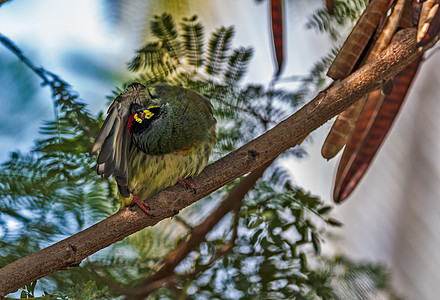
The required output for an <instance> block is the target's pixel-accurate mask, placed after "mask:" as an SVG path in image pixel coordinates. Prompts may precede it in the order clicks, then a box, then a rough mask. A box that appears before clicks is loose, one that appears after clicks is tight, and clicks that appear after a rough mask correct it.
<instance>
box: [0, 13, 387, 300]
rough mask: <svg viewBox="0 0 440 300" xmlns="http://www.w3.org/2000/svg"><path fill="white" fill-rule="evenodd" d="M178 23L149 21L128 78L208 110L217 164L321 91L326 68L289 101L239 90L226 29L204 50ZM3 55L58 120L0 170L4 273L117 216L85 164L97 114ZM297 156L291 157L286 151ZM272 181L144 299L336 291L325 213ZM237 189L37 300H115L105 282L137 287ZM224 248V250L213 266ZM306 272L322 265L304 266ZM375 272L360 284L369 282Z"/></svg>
mask: <svg viewBox="0 0 440 300" xmlns="http://www.w3.org/2000/svg"><path fill="white" fill-rule="evenodd" d="M179 25H180V27H177V25H176V22H175V21H174V18H173V17H172V16H171V15H168V14H162V15H161V16H156V17H154V19H153V20H152V22H151V29H152V35H153V36H154V37H155V38H156V39H157V40H156V41H152V42H148V43H147V44H145V45H144V46H143V47H142V48H141V49H139V50H138V51H137V53H136V55H135V57H134V58H133V59H132V61H131V62H130V64H129V66H128V68H129V69H130V70H131V71H133V72H136V76H137V80H138V81H141V82H144V83H146V84H147V85H148V86H152V85H154V84H156V83H159V82H163V81H167V82H170V83H172V84H175V85H183V86H186V87H189V88H191V89H194V90H196V91H199V92H200V93H202V94H203V95H205V96H206V97H207V98H209V99H210V100H211V102H212V103H213V104H214V106H215V112H216V118H217V120H218V143H217V147H216V150H215V154H214V159H216V158H218V157H220V156H222V155H224V154H226V153H228V152H230V151H233V150H234V149H236V148H237V147H239V146H241V145H243V144H244V143H246V142H248V141H250V140H252V139H254V138H255V137H256V136H258V135H259V134H262V133H263V132H265V131H267V130H268V129H270V128H271V127H272V126H274V125H275V124H277V123H278V122H280V121H281V120H282V119H284V118H286V117H287V116H288V115H290V114H291V113H292V112H293V111H294V110H295V109H296V107H297V105H298V104H300V103H301V101H302V100H303V98H304V97H305V96H307V95H308V94H309V93H310V92H311V89H312V88H313V87H315V86H317V85H318V86H319V85H320V84H322V83H323V82H322V73H323V72H324V70H325V65H326V63H327V62H326V61H324V62H323V63H320V64H317V65H316V68H315V69H314V70H313V72H312V74H311V75H310V77H309V78H306V79H305V81H304V82H305V84H304V86H302V87H301V88H300V89H299V90H298V91H294V92H292V91H286V90H282V89H276V88H274V87H273V86H271V87H269V88H266V87H265V86H263V85H258V84H247V85H246V84H243V79H244V76H245V74H246V71H247V68H248V65H249V61H250V59H251V57H252V53H253V51H252V49H251V48H243V47H239V48H232V38H233V35H234V29H233V27H221V28H219V29H217V30H216V31H214V32H213V33H212V35H211V37H210V38H209V39H208V41H206V42H205V35H204V27H203V25H202V24H201V23H200V21H199V20H198V18H197V17H196V16H193V17H190V18H183V19H182V21H181V23H179ZM3 41H4V40H3ZM4 44H5V43H4ZM9 44H10V45H12V43H9ZM12 48H13V49H12ZM12 48H10V49H11V50H12V51H14V52H15V53H16V54H17V55H18V56H19V57H20V58H21V59H22V60H23V61H24V62H25V63H26V62H28V63H27V65H28V66H29V67H30V68H31V69H32V70H34V72H35V73H37V74H38V75H39V76H40V77H41V78H42V79H43V82H44V83H45V84H46V85H48V86H49V87H50V88H51V89H52V97H53V100H54V108H55V112H56V118H55V120H54V121H49V122H45V124H44V125H43V126H42V127H41V132H42V133H43V134H44V135H45V136H46V138H45V139H42V140H39V141H36V144H35V147H34V149H33V151H32V153H30V154H22V153H13V154H12V156H11V159H10V160H9V161H7V162H6V163H4V164H3V165H2V166H1V168H0V196H1V197H2V199H3V201H2V202H1V204H0V226H1V227H0V235H1V242H0V243H1V248H0V249H1V250H0V262H1V266H4V265H6V264H7V263H9V262H12V261H14V260H16V259H18V258H19V257H22V256H24V255H27V254H29V253H32V252H34V251H36V250H38V249H41V248H42V247H45V246H48V245H49V244H51V243H53V242H56V241H57V240H60V239H61V238H63V237H65V236H68V235H71V234H73V233H75V232H77V231H78V230H81V229H82V228H84V227H86V226H88V225H90V224H93V223H94V222H97V221H98V220H100V219H102V218H104V217H106V216H108V215H110V214H111V213H112V212H114V211H115V209H116V208H117V205H116V203H118V201H117V193H116V190H115V186H114V184H113V182H112V179H109V180H102V179H101V178H99V177H98V176H96V174H95V172H94V167H95V160H96V157H95V156H91V155H90V154H89V150H90V149H91V146H92V143H93V139H94V137H95V136H96V133H97V132H98V129H99V125H100V124H101V122H102V121H103V115H102V114H100V115H99V116H98V118H97V119H96V118H94V117H92V116H91V115H90V114H89V113H88V112H87V110H86V108H85V104H84V103H82V102H81V101H79V99H78V96H77V95H76V94H74V93H73V92H72V91H71V89H70V86H69V85H68V84H67V83H65V82H64V81H63V80H62V79H61V78H59V77H58V76H56V75H54V74H52V73H50V72H48V71H45V70H44V69H41V68H38V69H37V68H34V67H33V65H32V64H30V62H29V61H27V60H26V58H25V57H24V56H23V55H22V54H21V52H20V50H19V49H18V48H17V47H15V46H14V47H12ZM120 91H121V89H117V90H116V91H115V92H114V94H118V93H119V92H120ZM302 154H303V151H301V150H300V149H299V148H296V149H293V150H290V151H289V152H288V155H296V156H301V155H302ZM269 171H270V172H267V174H270V175H265V176H264V178H263V179H262V180H261V181H260V182H259V183H258V184H257V186H256V187H255V189H254V190H252V191H251V192H250V193H249V194H248V196H247V197H246V199H245V201H244V204H243V207H242V209H241V211H240V213H239V218H238V219H235V218H232V217H231V216H228V217H225V218H224V220H222V222H220V224H219V226H218V227H219V228H217V229H216V230H214V231H213V232H211V233H210V234H209V235H208V236H207V237H206V241H205V242H203V243H202V244H201V245H200V246H199V247H198V248H197V249H196V250H194V251H193V252H191V253H190V255H189V256H188V257H187V259H185V261H183V262H182V263H181V264H180V265H179V266H178V268H177V269H176V274H177V275H179V276H181V277H180V278H181V280H180V281H179V282H178V283H176V285H175V286H174V289H168V288H162V289H159V290H158V291H157V292H156V293H155V294H153V295H152V297H153V298H157V299H159V298H160V299H165V298H174V297H176V294H175V291H176V290H177V291H178V293H181V295H182V296H186V297H188V298H200V297H202V298H210V299H230V298H233V299H236V298H243V297H248V296H251V297H254V298H261V299H275V298H276V299H278V298H297V299H311V298H314V297H315V298H316V297H321V298H323V299H334V298H336V297H337V292H338V289H337V288H336V287H337V285H338V284H339V283H335V282H333V281H332V280H331V279H332V269H331V268H330V267H329V266H331V265H332V264H333V263H334V261H333V260H331V261H330V262H326V261H325V260H322V259H321V258H320V257H319V254H320V249H321V242H322V240H323V239H324V237H325V231H324V228H325V226H326V225H330V226H340V225H341V224H340V223H339V222H338V221H337V220H334V219H332V218H331V217H329V213H330V211H331V207H330V206H326V205H324V204H323V202H322V201H321V200H320V199H318V198H316V197H313V196H311V195H310V194H308V193H305V192H304V191H303V190H301V189H300V188H299V187H295V186H294V185H293V184H292V183H291V182H290V178H289V176H288V174H287V173H286V172H285V171H284V170H283V169H282V168H280V167H279V166H278V164H277V163H274V165H273V166H272V167H271V168H270V169H269ZM234 184H235V182H234V183H232V184H231V185H229V186H227V187H225V188H224V189H222V190H220V191H218V192H216V193H214V194H212V195H211V196H210V197H207V199H205V200H203V201H201V202H199V203H198V204H197V205H195V206H193V207H191V208H189V209H187V210H186V211H184V212H183V213H182V214H181V216H182V219H183V220H185V221H184V222H183V221H179V219H174V220H167V221H166V222H162V223H161V224H160V225H161V226H155V228H153V229H149V230H146V231H142V232H140V233H138V234H136V235H134V236H132V237H130V238H127V239H125V240H124V241H122V242H119V243H116V244H115V245H113V246H111V248H110V249H105V250H103V251H101V252H100V253H97V254H95V255H94V256H92V260H93V263H84V264H82V265H81V266H80V267H78V268H74V269H70V270H68V271H63V272H58V273H55V274H52V275H50V276H48V277H46V278H45V279H42V280H39V281H38V282H39V290H40V291H53V292H54V294H59V295H61V296H51V295H50V294H48V293H46V294H45V295H43V296H42V297H43V298H44V297H46V298H47V299H49V297H55V299H73V298H78V299H79V298H80V299H95V298H103V299H109V298H117V297H118V296H119V295H118V294H117V293H116V292H115V291H114V290H109V289H107V288H106V286H107V281H108V280H107V281H106V280H103V278H107V279H110V280H111V281H112V282H114V283H115V284H116V285H119V286H121V287H123V288H126V289H130V288H132V287H135V286H137V285H138V284H140V282H142V280H143V279H144V278H145V277H146V276H147V275H148V274H150V273H151V272H152V271H153V270H155V268H156V267H157V265H158V264H160V263H161V261H162V260H163V257H164V254H165V253H167V252H169V251H171V250H172V249H174V248H175V246H176V245H177V244H178V243H179V242H182V241H184V240H185V239H186V238H187V237H188V235H189V234H190V232H189V231H188V226H194V225H195V224H196V222H193V223H191V222H188V221H187V220H199V219H200V216H201V215H202V216H205V215H206V214H207V212H209V209H206V207H209V206H211V209H215V208H213V207H214V206H215V205H216V204H217V202H218V201H219V199H222V198H224V197H225V196H226V195H227V193H228V191H229V190H230V189H231V188H232V186H233V185H234ZM109 199H111V200H110V201H109ZM201 207H204V209H200V208H201ZM236 220H237V221H236ZM11 222H13V223H14V224H16V225H15V226H11V225H10V224H11ZM183 223H185V224H184V225H183ZM187 223H189V225H188V224H187ZM8 224H9V225H8ZM231 237H236V239H232V241H231ZM228 242H230V243H232V244H231V245H232V248H231V249H229V251H228V252H225V253H222V255H220V257H216V255H217V254H218V253H220V252H219V249H220V248H221V247H222V245H225V244H226V243H228ZM215 257H216V259H213V258H215ZM311 262H315V264H318V263H322V264H324V266H325V267H324V268H323V269H319V268H316V267H313V266H312V265H313V263H311ZM370 269H372V268H370ZM370 269H368V270H370ZM379 270H380V269H379ZM98 273H99V274H100V275H99V276H98ZM377 273H379V272H377V270H375V271H374V272H371V273H369V274H368V276H370V277H371V278H376V276H377ZM340 278H343V277H342V276H340ZM341 280H342V281H341V282H345V281H344V280H351V279H350V278H348V277H347V278H345V279H341ZM377 282H380V280H379V281H377ZM72 287H73V288H72ZM380 288H383V287H380V286H378V287H377V289H380ZM34 289H35V285H33V286H29V287H26V288H25V289H24V290H23V292H24V293H22V298H29V297H30V296H33V295H34ZM28 296H29V297H28Z"/></svg>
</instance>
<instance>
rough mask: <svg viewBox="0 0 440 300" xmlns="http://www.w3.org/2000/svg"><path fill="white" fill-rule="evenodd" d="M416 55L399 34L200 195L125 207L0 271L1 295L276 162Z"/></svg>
mask: <svg viewBox="0 0 440 300" xmlns="http://www.w3.org/2000/svg"><path fill="white" fill-rule="evenodd" d="M419 55H421V52H419V51H418V50H417V49H416V30H415V29H405V30H402V31H399V32H398V33H397V34H396V37H395V39H394V41H393V42H392V44H391V45H390V46H389V47H388V48H387V49H386V50H385V51H384V52H383V53H382V54H381V55H380V56H379V57H378V59H377V60H375V61H373V62H371V63H369V64H367V65H365V66H363V67H362V68H360V69H359V70H358V71H356V72H355V73H353V74H351V75H350V76H349V77H347V78H345V79H343V80H341V81H339V82H335V83H334V84H333V85H332V86H331V87H330V88H328V89H327V90H326V91H324V92H321V93H320V94H319V95H318V96H317V97H316V98H315V99H313V100H312V101H310V102H309V103H308V104H306V105H305V106H304V107H302V108H301V109H300V110H298V111H297V112H296V113H295V114H294V115H292V116H290V117H289V118H287V119H286V120H284V121H283V122H281V123H280V124H278V125H277V126H275V127H274V128H273V129H271V130H269V131H267V132H266V133H264V134H263V135H261V136H260V137H258V138H256V139H255V140H253V141H251V142H250V143H248V144H246V145H244V146H243V147H241V148H240V149H238V150H236V151H234V152H232V153H230V154H229V155H227V156H225V157H223V158H222V159H220V160H218V161H216V162H215V163H213V164H212V165H210V166H208V167H207V168H206V169H205V170H204V171H203V173H202V174H201V175H200V176H199V177H198V178H196V179H194V181H193V183H194V184H195V186H196V187H197V191H198V193H197V194H196V195H192V194H191V193H188V192H187V191H186V190H184V189H183V188H182V187H179V186H174V187H171V188H169V189H166V190H165V191H163V192H161V193H160V194H158V195H156V196H154V197H152V198H151V199H150V200H149V204H150V206H151V207H152V208H153V213H154V214H155V215H156V217H155V218H152V217H149V216H146V215H145V214H144V213H143V212H142V211H140V210H139V209H138V208H126V209H123V210H121V211H120V212H118V213H116V214H115V215H113V216H111V217H109V218H107V219H105V220H103V221H101V222H99V223H97V224H95V225H93V226H92V227H90V228H88V229H86V230H83V231H81V232H79V233H77V234H75V235H73V236H71V237H69V238H67V239H65V240H63V241H61V242H58V243H56V244H54V245H52V246H50V247H48V248H45V249H42V250H40V251H38V252H35V253H33V254H31V255H29V256H26V257H24V258H22V259H19V260H17V261H15V262H13V263H11V264H9V265H7V266H6V267H4V268H3V269H1V270H0V296H1V295H5V294H7V293H10V292H14V291H16V290H17V289H18V288H19V287H21V286H24V285H25V284H27V283H29V282H32V281H34V280H37V279H39V278H41V277H44V276H46V275H48V274H50V273H53V272H55V271H58V270H62V269H66V268H69V267H73V266H77V265H79V264H80V263H81V261H82V260H83V259H84V258H86V257H88V256H89V255H91V254H93V253H95V252H97V251H98V250H100V249H103V248H105V247H107V246H109V245H111V244H113V243H115V242H117V241H120V240H122V239H123V238H125V237H126V236H128V235H130V234H132V233H134V232H136V231H139V230H141V229H143V228H145V227H147V226H153V225H155V224H156V223H158V222H159V221H160V220H162V219H165V218H169V217H172V216H173V215H175V214H176V212H178V211H180V210H181V209H183V208H185V207H187V206H188V205H190V204H192V203H194V202H196V201H197V200H199V199H201V198H203V197H205V196H207V195H209V194H210V193H212V192H213V191H215V190H217V189H218V188H220V187H222V186H224V185H225V184H227V183H229V182H231V181H232V180H234V179H236V178H238V177H240V176H243V175H244V174H246V173H249V172H251V171H252V170H254V169H256V168H258V167H259V166H261V165H263V164H264V163H266V162H268V161H270V160H272V159H274V158H275V157H277V156H278V155H280V154H281V153H283V152H284V151H286V150H287V149H289V148H291V147H293V146H295V145H296V144H297V143H298V142H299V141H300V140H301V138H302V137H304V136H305V135H306V134H308V133H310V132H312V131H313V130H315V129H316V128H318V127H319V126H321V125H322V124H324V123H325V122H326V121H327V120H329V119H330V118H332V117H334V116H335V115H337V114H339V113H340V112H342V111H343V110H345V109H346V108H347V107H349V106H350V105H351V104H352V103H353V102H355V101H356V100H357V99H359V98H360V97H361V96H363V95H365V94H367V93H369V92H371V91H373V90H376V89H378V88H380V86H381V84H382V81H383V80H387V79H389V78H391V77H392V76H394V75H395V74H397V73H398V72H400V71H401V70H402V69H403V68H404V67H405V66H407V65H408V64H409V63H410V62H412V61H413V60H414V59H415V58H416V57H417V56H419Z"/></svg>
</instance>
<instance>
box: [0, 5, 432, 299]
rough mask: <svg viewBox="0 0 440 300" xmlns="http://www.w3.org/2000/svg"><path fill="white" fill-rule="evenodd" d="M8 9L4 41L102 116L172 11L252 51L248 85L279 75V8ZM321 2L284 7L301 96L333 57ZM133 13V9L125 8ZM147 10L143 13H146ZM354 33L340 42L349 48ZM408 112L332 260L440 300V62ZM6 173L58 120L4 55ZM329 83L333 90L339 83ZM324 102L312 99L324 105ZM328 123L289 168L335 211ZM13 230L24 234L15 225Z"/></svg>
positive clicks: (359, 193) (285, 80)
mask: <svg viewBox="0 0 440 300" xmlns="http://www.w3.org/2000/svg"><path fill="white" fill-rule="evenodd" d="M124 2H128V1H114V0H108V1H104V0H101V1H86V0H75V1H56V0H40V1H32V0H21V1H18V0H16V1H9V2H6V3H5V4H3V5H2V6H1V7H0V32H1V34H3V35H5V36H6V37H8V38H9V39H11V40H12V41H13V42H14V43H15V44H16V45H17V46H19V48H20V49H21V50H22V51H23V53H25V54H26V55H27V57H28V58H30V59H31V60H32V61H33V62H34V63H35V64H36V65H37V67H38V66H40V65H41V66H43V67H44V68H45V69H47V70H50V71H51V72H54V73H55V74H59V75H61V76H62V78H63V79H64V80H65V81H66V82H68V83H69V84H71V85H72V88H73V90H75V91H76V92H77V93H78V94H79V96H80V98H81V99H82V100H83V101H84V102H85V103H87V105H88V109H89V110H90V112H91V113H92V114H93V115H97V114H98V113H99V112H101V111H105V110H106V105H107V103H108V102H107V100H106V96H109V95H111V91H112V90H113V89H114V87H115V86H120V85H121V82H122V81H124V80H125V79H126V78H127V77H129V76H130V75H129V74H128V72H127V63H128V62H129V61H130V59H131V57H132V56H133V53H134V51H135V50H137V49H138V48H139V47H140V45H142V43H143V42H144V40H145V39H146V38H148V36H147V37H145V36H144V34H145V32H148V30H146V29H145V28H146V27H148V22H146V20H149V19H151V17H152V16H153V15H155V14H161V13H162V12H163V11H169V12H171V13H173V14H175V16H176V17H178V16H191V15H193V14H197V15H198V16H199V19H200V20H202V22H203V24H204V25H205V27H206V31H207V32H209V31H212V30H213V29H214V28H217V27H219V26H221V25H223V26H230V25H234V26H235V29H236V30H235V32H236V35H235V39H234V44H236V45H237V46H238V45H240V46H246V47H248V46H251V47H253V48H254V57H253V59H252V61H251V64H250V68H249V71H248V73H247V75H246V78H245V82H254V83H262V84H267V85H269V83H270V82H271V80H272V78H273V75H274V73H275V69H274V68H273V62H272V60H273V59H272V54H271V51H272V50H271V49H272V48H271V47H272V46H271V40H270V27H269V26H270V20H269V14H268V10H269V1H258V2H257V1H254V0H216V1H214V0H211V1H205V0H199V1H151V3H150V2H148V1H129V2H130V3H133V2H136V5H134V4H132V5H127V4H126V3H125V4H124ZM321 6H322V3H321V1H320V0H311V1H302V0H296V1H285V6H284V11H285V25H284V26H285V38H286V41H285V43H286V44H285V66H284V70H283V73H282V75H281V81H280V83H278V84H279V85H281V86H283V87H284V88H291V89H297V88H298V87H299V86H300V85H301V82H299V81H296V80H292V79H291V78H294V77H298V76H305V75H306V74H307V73H308V72H309V71H310V69H311V68H312V67H313V65H314V64H315V62H316V61H317V60H319V59H320V58H321V57H323V56H325V55H326V54H327V53H328V52H329V50H330V49H331V48H332V47H333V41H332V39H331V38H329V37H328V35H326V34H322V33H319V32H317V31H315V30H313V29H311V28H308V27H307V26H306V24H307V23H308V21H309V18H310V15H311V14H312V13H313V12H314V11H315V10H317V9H318V8H319V7H321ZM121 7H123V9H122V8H121ZM139 7H142V9H139ZM349 29H350V28H346V32H344V31H345V29H344V30H342V32H341V36H342V37H341V40H343V37H344V36H345V35H346V34H348V33H349ZM428 54H429V55H428V56H427V59H426V61H425V62H424V63H423V64H422V67H421V68H420V70H419V73H418V75H417V78H416V80H415V84H414V85H413V87H412V89H411V90H410V93H409V95H408V97H407V100H406V102H405V104H404V107H403V109H402V110H401V112H400V113H399V115H398V118H397V119H396V121H395V124H394V125H393V128H392V130H391V132H390V134H389V135H388V137H387V139H386V140H385V143H384V145H383V146H382V147H381V149H380V151H379V153H378V154H377V156H376V158H375V159H374V161H373V164H372V166H371V167H370V169H369V170H368V172H367V174H366V176H365V177H364V178H363V180H362V181H361V183H360V184H359V186H358V188H357V189H356V190H355V192H354V193H353V194H352V195H351V197H350V198H349V199H348V200H347V201H346V202H344V203H343V204H342V205H339V206H337V207H336V208H335V209H334V211H333V215H334V217H335V218H336V219H338V220H339V221H341V222H342V223H343V224H344V226H343V227H342V228H337V229H333V231H332V238H329V239H326V242H325V243H324V249H323V250H324V253H326V254H328V255H334V254H340V255H344V256H347V257H350V258H352V259H355V260H358V261H365V262H370V263H380V264H383V265H385V266H386V267H387V268H389V270H390V272H391V280H392V285H393V287H394V288H395V290H396V291H397V293H398V295H401V296H402V297H403V298H404V299H437V298H438V295H439V294H440V286H439V285H438V284H437V283H438V282H440V273H439V272H438V271H437V270H438V269H439V268H440V257H439V256H438V255H437V253H438V252H437V251H438V248H439V246H440V233H439V232H438V230H437V228H438V227H439V223H440V221H439V220H440V218H439V216H440V184H439V182H440V160H439V159H438V158H437V154H438V153H439V151H440V139H439V138H438V137H439V136H440V124H439V122H438V117H437V116H438V115H440V102H439V101H438V96H437V95H438V93H439V92H440V90H439V86H438V85H437V82H438V81H439V74H438V73H439V71H438V70H439V69H438V68H437V67H436V66H438V65H439V63H440V62H439V61H438V60H439V59H440V58H439V56H438V55H436V54H435V52H434V51H431V52H430V53H428ZM0 70H2V71H1V72H0V91H1V92H0V104H1V107H2V109H1V110H0V144H1V145H2V147H0V161H1V162H3V161H6V160H7V159H9V157H10V155H11V151H20V152H28V151H30V150H31V148H32V146H33V145H34V141H35V140H36V139H38V138H40V137H41V133H40V131H39V127H40V125H41V124H42V122H43V120H50V119H53V118H54V110H53V104H52V103H51V99H50V90H49V89H47V88H41V87H40V86H39V85H40V81H39V78H37V77H36V76H35V74H33V73H31V72H30V71H29V69H28V68H26V67H25V66H24V65H23V64H22V63H21V62H20V61H19V60H17V58H16V57H15V56H14V55H13V54H12V53H11V52H10V51H8V50H7V49H6V48H5V47H0ZM328 83H330V80H328ZM317 92H319V91H314V92H313V93H311V95H310V98H309V99H312V97H313V94H316V93H317ZM330 123H331V122H328V123H327V124H325V125H324V126H322V127H321V128H319V129H318V130H316V132H314V133H313V134H312V135H311V136H310V137H309V138H308V139H307V140H306V142H305V144H304V150H305V151H306V152H307V155H306V156H305V157H304V158H302V159H297V158H289V159H287V160H286V161H285V162H284V165H285V166H286V167H287V168H288V169H289V170H290V171H291V173H292V174H293V178H294V182H295V183H296V184H297V185H299V186H301V187H303V188H304V189H305V190H307V191H310V192H311V193H312V194H314V195H318V196H320V197H321V198H322V199H324V200H325V201H327V202H328V203H331V199H332V182H333V177H334V174H335V172H336V165H337V162H338V158H335V159H333V160H331V161H326V160H325V159H324V158H322V157H321V155H320V149H321V145H322V142H323V141H324V138H325V135H326V134H327V132H328V130H329V129H330V126H331V124H330ZM9 226H12V227H13V226H14V224H9Z"/></svg>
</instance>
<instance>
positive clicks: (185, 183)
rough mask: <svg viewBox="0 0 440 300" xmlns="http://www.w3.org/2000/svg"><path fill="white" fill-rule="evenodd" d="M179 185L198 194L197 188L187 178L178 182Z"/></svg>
mask: <svg viewBox="0 0 440 300" xmlns="http://www.w3.org/2000/svg"><path fill="white" fill-rule="evenodd" d="M177 183H179V184H180V185H183V186H184V187H185V188H186V189H191V191H192V192H193V193H194V194H196V193H197V190H196V187H195V186H194V184H192V183H191V181H189V180H188V179H186V178H181V179H179V180H177Z"/></svg>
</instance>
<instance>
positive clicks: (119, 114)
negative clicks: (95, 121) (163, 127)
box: [92, 95, 132, 197]
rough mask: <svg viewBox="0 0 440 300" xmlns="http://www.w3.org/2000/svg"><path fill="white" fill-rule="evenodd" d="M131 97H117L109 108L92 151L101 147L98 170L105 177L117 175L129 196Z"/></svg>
mask: <svg viewBox="0 0 440 300" xmlns="http://www.w3.org/2000/svg"><path fill="white" fill-rule="evenodd" d="M131 102H132V101H131V100H130V98H129V97H122V96H121V95H120V96H118V97H116V99H115V100H114V101H113V103H112V104H111V106H110V107H109V110H108V115H107V118H106V119H105V121H104V124H103V125H102V127H101V130H100V131H99V133H98V136H97V137H96V140H95V143H94V144H93V148H92V153H94V152H96V151H98V150H99V149H101V151H100V152H99V155H98V163H97V165H98V167H97V172H98V174H99V175H101V176H102V177H103V178H107V177H109V176H110V175H113V176H114V177H115V180H116V182H117V184H118V188H119V191H120V193H121V195H122V196H123V197H129V196H130V193H129V191H128V190H127V184H128V164H127V162H128V148H129V145H130V143H131V140H130V136H129V133H128V129H127V122H128V119H129V118H130V104H131Z"/></svg>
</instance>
